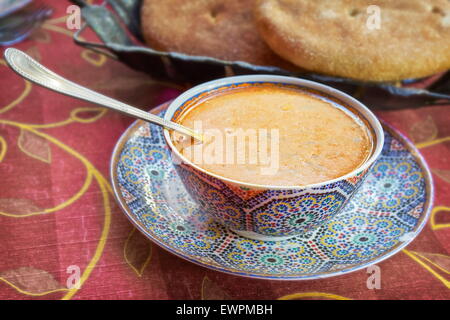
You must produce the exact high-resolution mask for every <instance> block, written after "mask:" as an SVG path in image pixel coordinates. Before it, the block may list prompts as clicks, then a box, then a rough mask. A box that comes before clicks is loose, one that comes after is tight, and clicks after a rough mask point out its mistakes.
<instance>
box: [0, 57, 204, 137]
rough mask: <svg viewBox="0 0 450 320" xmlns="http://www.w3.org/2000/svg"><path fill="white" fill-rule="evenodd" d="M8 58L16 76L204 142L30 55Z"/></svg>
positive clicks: (186, 131)
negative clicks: (49, 67)
mask: <svg viewBox="0 0 450 320" xmlns="http://www.w3.org/2000/svg"><path fill="white" fill-rule="evenodd" d="M5 59H6V62H7V63H8V65H9V67H10V68H11V69H13V70H14V71H15V72H16V73H17V74H19V75H20V76H22V77H24V78H25V79H28V80H30V81H32V82H34V83H36V84H38V85H40V86H43V87H45V88H47V89H50V90H53V91H56V92H59V93H62V94H65V95H68V96H71V97H74V98H78V99H81V100H84V101H88V102H92V103H95V104H98V105H100V106H103V107H106V108H109V109H112V110H114V111H119V112H122V113H124V114H126V115H128V116H130V117H134V118H138V119H142V120H145V121H148V122H151V123H154V124H157V125H160V126H163V127H165V128H167V129H172V130H175V131H178V132H180V133H182V134H185V135H188V136H190V137H193V138H194V139H196V140H200V141H203V136H202V135H201V134H200V133H198V132H195V131H194V130H192V129H189V128H187V127H185V126H182V125H180V124H178V123H175V122H172V121H167V120H165V119H163V118H160V117H158V116H156V115H153V114H151V113H148V112H146V111H143V110H140V109H138V108H135V107H132V106H129V105H127V104H125V103H123V102H120V101H117V100H114V99H112V98H109V97H107V96H104V95H102V94H100V93H97V92H95V91H92V90H90V89H88V88H85V87H82V86H80V85H78V84H76V83H74V82H71V81H69V80H67V79H65V78H63V77H61V76H59V75H57V74H56V73H54V72H53V71H50V70H48V69H47V68H46V67H44V66H43V65H41V64H40V63H38V62H37V61H35V60H33V59H32V58H31V57H30V56H28V55H27V54H26V53H24V52H22V51H20V50H17V49H14V48H8V49H6V50H5Z"/></svg>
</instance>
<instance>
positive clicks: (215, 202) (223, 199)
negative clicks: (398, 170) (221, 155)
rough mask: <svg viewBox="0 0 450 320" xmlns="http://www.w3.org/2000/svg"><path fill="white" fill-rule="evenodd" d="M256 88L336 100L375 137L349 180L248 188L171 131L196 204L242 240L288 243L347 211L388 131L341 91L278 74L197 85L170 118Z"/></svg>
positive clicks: (170, 112)
mask: <svg viewBox="0 0 450 320" xmlns="http://www.w3.org/2000/svg"><path fill="white" fill-rule="evenodd" d="M255 84H256V85H258V84H270V85H277V86H288V87H293V86H294V87H298V88H300V89H302V90H307V91H309V92H311V93H312V94H316V95H319V96H321V97H322V98H326V99H329V100H331V101H335V102H337V103H338V104H340V105H341V106H345V108H346V109H347V111H349V112H351V113H353V114H354V115H355V116H356V117H357V118H358V119H360V120H361V121H362V122H363V123H365V125H366V127H367V128H368V129H369V130H368V131H369V132H370V134H371V135H372V141H373V148H372V153H371V155H370V156H369V157H368V159H367V160H366V161H365V162H364V163H363V164H362V165H361V166H360V167H359V168H357V169H355V170H354V171H352V172H350V173H348V174H346V175H345V176H342V177H340V178H337V179H334V180H330V181H326V182H323V183H318V184H313V185H306V186H271V185H257V184H251V183H242V182H239V181H235V180H231V179H228V178H224V177H221V176H219V175H216V174H213V173H211V172H207V171H206V170H204V169H202V168H201V167H199V166H198V165H196V164H193V163H192V162H191V161H189V160H188V159H186V158H185V157H184V156H182V155H181V154H180V152H179V151H178V150H177V148H176V147H175V146H174V144H173V142H172V140H171V135H170V133H169V131H167V130H165V132H164V137H165V139H166V142H167V144H168V146H169V147H170V149H171V152H172V157H173V162H174V164H175V168H176V170H177V171H178V173H179V175H180V177H181V180H182V181H183V183H184V184H185V186H186V189H187V190H188V192H189V193H190V194H191V196H192V198H193V199H194V200H195V201H197V202H198V203H199V204H200V205H202V206H203V207H204V208H205V210H206V211H207V212H208V213H210V214H211V215H212V216H213V217H214V218H215V219H216V220H217V221H218V222H220V223H221V224H223V225H225V226H226V227H228V228H230V229H231V230H233V231H234V232H236V233H237V234H239V235H242V236H245V237H248V238H252V239H257V240H267V241H271V240H273V241H276V240H284V239H287V238H290V237H293V236H295V235H298V234H301V233H304V232H307V231H310V230H312V229H314V228H316V227H318V226H319V225H320V224H322V223H324V222H326V221H328V220H330V219H332V218H333V217H334V216H336V215H337V214H338V213H339V212H340V211H341V209H342V208H343V207H344V206H345V204H346V203H347V202H348V201H349V199H350V198H351V197H352V195H353V194H354V193H355V191H356V190H357V189H358V188H359V186H360V185H361V183H362V182H363V180H364V177H365V176H366V173H367V171H368V170H369V169H370V168H371V166H372V164H373V163H374V161H375V160H376V159H377V157H378V156H379V154H380V153H381V150H382V147H383V143H384V135H383V129H382V127H381V124H380V123H379V121H378V119H377V118H376V117H375V115H374V114H373V113H372V112H371V111H370V110H369V109H368V108H367V107H365V106H364V105H363V104H361V103H360V102H358V101H357V100H355V99H354V98H352V97H350V96H349V95H347V94H345V93H343V92H341V91H338V90H336V89H334V88H331V87H328V86H325V85H322V84H319V83H315V82H312V81H307V80H302V79H298V78H291V77H282V76H273V75H251V76H238V77H229V78H223V79H219V80H215V81H211V82H207V83H204V84H202V85H199V86H196V87H194V88H192V89H190V90H188V91H186V92H185V93H183V94H182V95H180V96H179V97H178V98H177V99H175V100H174V101H173V102H172V103H171V104H170V106H169V108H168V110H167V112H166V114H165V119H167V120H171V121H175V122H176V121H177V120H179V119H180V117H181V116H182V115H183V112H185V111H186V110H188V109H189V107H190V106H192V105H193V104H194V103H195V102H196V101H198V99H200V98H202V97H203V96H205V95H207V94H209V93H210V92H212V91H214V92H215V91H216V90H227V89H231V88H238V87H245V86H251V85H255Z"/></svg>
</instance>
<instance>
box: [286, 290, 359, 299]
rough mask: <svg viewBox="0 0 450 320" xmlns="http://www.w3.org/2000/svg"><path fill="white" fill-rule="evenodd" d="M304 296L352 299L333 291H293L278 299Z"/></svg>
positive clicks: (301, 297)
mask: <svg viewBox="0 0 450 320" xmlns="http://www.w3.org/2000/svg"><path fill="white" fill-rule="evenodd" d="M303 298H327V299H332V300H352V299H350V298H346V297H343V296H339V295H337V294H333V293H325V292H300V293H292V294H288V295H285V296H282V297H280V298H278V300H296V299H303Z"/></svg>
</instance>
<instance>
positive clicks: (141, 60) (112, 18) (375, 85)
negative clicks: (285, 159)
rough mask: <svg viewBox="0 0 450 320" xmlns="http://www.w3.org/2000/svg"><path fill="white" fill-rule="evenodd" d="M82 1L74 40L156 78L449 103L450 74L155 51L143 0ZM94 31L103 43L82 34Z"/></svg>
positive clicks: (387, 105) (372, 100)
mask: <svg viewBox="0 0 450 320" xmlns="http://www.w3.org/2000/svg"><path fill="white" fill-rule="evenodd" d="M71 1H72V2H73V3H75V4H77V5H79V6H80V7H81V8H82V10H81V12H82V17H83V19H84V21H85V24H84V26H83V28H82V29H80V30H79V31H78V32H76V33H75V35H74V40H75V42H76V43H77V44H78V45H80V46H82V47H84V48H89V49H92V50H94V51H97V52H100V53H102V54H105V55H108V56H109V57H111V58H114V59H117V60H119V61H121V62H122V63H124V64H126V65H128V66H129V67H131V68H133V69H136V70H139V71H142V72H145V73H147V74H149V75H151V76H152V77H154V78H158V79H162V80H169V81H174V82H177V83H182V84H190V85H193V84H197V83H201V82H205V81H208V80H212V79H217V78H221V77H225V76H230V75H243V74H278V75H289V76H294V77H301V78H303V79H310V80H314V81H318V82H321V83H324V84H328V85H331V86H333V87H336V88H338V89H340V90H343V91H345V92H347V93H349V94H351V95H353V96H355V97H356V98H358V99H359V100H361V101H362V102H363V103H366V104H367V105H369V106H370V107H372V108H382V109H392V108H408V107H409V108H413V107H421V106H427V105H442V104H443V105H449V104H450V72H446V73H444V74H442V75H440V76H435V77H433V79H432V80H431V81H430V79H415V80H405V81H403V82H400V83H395V84H394V83H379V82H361V81H355V80H352V79H347V78H338V77H332V76H326V75H320V74H315V73H293V72H290V71H287V70H283V69H280V68H277V67H268V66H257V65H253V64H250V63H246V62H241V61H223V60H218V59H215V58H211V57H202V56H189V55H185V54H182V53H177V52H161V51H156V50H153V49H151V48H149V47H147V46H145V44H144V43H143V41H142V35H141V31H140V6H141V0H107V1H105V2H104V3H103V4H102V5H89V4H87V3H86V2H85V1H83V0H71ZM87 28H90V29H92V30H93V31H94V32H95V34H96V35H97V36H98V38H99V39H100V40H101V42H96V43H94V42H89V41H86V40H83V39H82V38H81V36H80V35H81V33H83V32H84V31H85V30H86V29H87Z"/></svg>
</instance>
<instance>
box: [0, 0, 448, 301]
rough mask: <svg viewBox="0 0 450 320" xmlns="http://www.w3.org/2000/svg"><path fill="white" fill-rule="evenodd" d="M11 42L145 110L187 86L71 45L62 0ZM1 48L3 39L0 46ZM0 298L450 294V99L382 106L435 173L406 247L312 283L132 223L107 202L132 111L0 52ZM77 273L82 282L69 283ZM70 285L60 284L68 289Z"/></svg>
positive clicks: (111, 200)
mask: <svg viewBox="0 0 450 320" xmlns="http://www.w3.org/2000/svg"><path fill="white" fill-rule="evenodd" d="M46 2H47V3H48V4H50V5H52V6H53V7H54V8H55V12H54V14H53V16H52V18H51V19H50V20H49V21H47V22H46V23H45V24H44V25H43V26H42V27H41V28H40V29H39V30H38V31H37V32H36V33H34V34H33V36H32V37H31V38H30V39H28V40H27V41H24V42H22V43H20V44H18V45H16V46H15V47H17V48H19V49H21V50H24V51H26V52H28V53H29V54H30V55H32V56H33V57H35V58H36V59H38V60H40V61H41V62H42V63H43V64H45V65H48V66H50V67H51V68H52V69H53V70H55V71H56V72H57V73H60V74H62V75H63V76H66V77H68V78H70V79H72V80H74V81H76V82H79V83H81V84H83V85H85V86H88V87H90V88H92V89H94V90H98V91H101V92H103V93H105V94H107V95H110V96H112V97H114V98H117V99H119V100H123V101H125V102H127V103H129V104H131V105H135V106H138V107H141V108H143V109H150V108H152V107H155V106H157V105H158V104H160V103H162V102H164V101H167V100H169V99H171V98H174V97H176V96H177V95H178V94H179V93H180V92H181V91H182V90H184V88H182V87H180V86H177V85H175V84H171V83H164V82H159V81H156V80H153V79H151V78H150V77H148V76H146V75H144V74H140V73H138V72H135V71H132V70H130V69H128V68H127V67H126V66H123V65H121V64H120V63H118V62H116V61H113V60H110V59H108V58H105V57H103V56H100V55H98V54H96V53H94V52H91V51H88V50H85V49H82V48H80V47H77V46H76V45H75V44H74V43H73V40H72V38H71V36H72V31H70V30H68V29H67V28H66V9H67V7H68V6H69V5H70V3H69V2H67V1H46ZM1 50H2V51H3V49H1ZM0 88H1V89H0V179H1V180H0V299H279V298H284V299H449V298H450V291H449V289H450V276H449V272H450V256H449V251H450V196H449V195H450V160H449V159H450V106H438V107H426V108H420V109H414V110H408V109H404V110H396V111H382V112H381V111H380V112H377V115H378V116H379V117H380V118H382V119H384V120H385V121H387V122H388V123H389V124H391V125H392V126H394V127H395V128H397V129H399V130H400V131H401V132H402V133H404V134H405V135H406V136H408V137H409V138H410V139H411V140H412V141H414V143H415V144H416V146H417V147H418V148H419V149H420V151H421V153H422V154H423V155H424V156H425V158H426V160H427V162H428V164H429V166H430V168H431V170H432V173H433V178H434V184H435V207H434V209H433V211H432V215H431V219H430V221H429V222H428V224H427V225H426V227H425V229H424V230H423V231H422V233H421V234H420V235H419V237H418V238H417V239H416V240H414V241H413V242H412V243H411V244H410V245H409V246H408V247H407V248H406V249H405V250H403V251H402V252H400V253H398V254H397V255H395V256H394V257H392V258H390V259H388V260H386V261H384V262H382V263H380V264H379V265H378V266H379V267H380V270H381V288H380V289H368V287H367V280H368V278H369V276H370V273H368V272H367V270H361V271H357V272H354V273H350V274H347V275H343V276H339V277H334V278H327V279H323V280H311V281H282V282H279V281H267V280H257V279H247V278H241V277H236V276H231V275H226V274H222V273H219V272H215V271H212V270H208V269H205V268H203V267H199V266H196V265H194V264H192V263H189V262H187V261H184V260H182V259H180V258H177V257H175V256H173V255H172V254H170V253H168V252H166V251H164V250H162V249H160V248H159V247H157V246H156V245H153V244H152V243H151V242H150V241H148V240H147V239H145V238H144V237H143V236H142V235H141V234H140V233H139V232H138V231H136V230H135V229H134V228H133V227H132V225H131V224H130V222H128V220H127V219H126V218H125V216H124V215H123V214H122V213H121V211H120V209H119V208H118V206H117V205H116V203H115V200H114V197H113V194H112V192H111V185H110V183H109V160H110V155H111V152H112V150H113V147H114V145H115V142H116V141H117V139H118V138H119V136H120V134H121V133H122V132H123V131H124V130H125V128H126V127H127V126H128V125H130V124H131V122H132V121H133V120H132V119H130V118H127V117H124V116H122V115H119V114H117V113H113V112H110V111H105V110H103V109H101V108H99V107H96V106H93V105H90V104H87V103H84V102H80V101H79V100H75V99H71V98H68V97H64V96H61V95H58V94H56V93H53V92H50V91H48V90H46V89H43V88H40V87H37V86H35V85H31V84H30V83H28V82H25V81H24V80H22V79H21V78H19V77H18V76H16V75H15V74H14V73H13V72H12V71H11V70H9V69H8V68H7V67H6V65H5V61H4V60H0ZM77 274H79V275H80V277H81V283H82V286H81V288H77V287H73V286H71V284H73V283H74V279H75V278H76V276H77ZM68 287H69V288H70V289H69V288H68Z"/></svg>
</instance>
